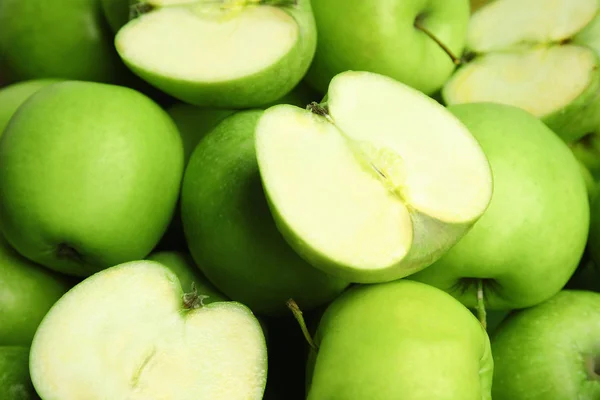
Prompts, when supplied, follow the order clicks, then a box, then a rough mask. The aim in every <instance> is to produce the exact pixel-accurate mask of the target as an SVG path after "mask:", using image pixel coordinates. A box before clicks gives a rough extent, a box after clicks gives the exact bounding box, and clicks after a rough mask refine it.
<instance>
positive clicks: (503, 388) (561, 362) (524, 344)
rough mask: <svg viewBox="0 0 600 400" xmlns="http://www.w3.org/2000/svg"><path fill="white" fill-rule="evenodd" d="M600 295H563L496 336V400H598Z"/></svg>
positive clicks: (514, 318) (517, 317) (515, 317)
mask: <svg viewBox="0 0 600 400" xmlns="http://www.w3.org/2000/svg"><path fill="white" fill-rule="evenodd" d="M599 338H600V293H594V292H588V291H573V290H563V291H561V292H560V293H558V294H557V295H555V296H554V297H552V298H551V299H550V300H548V301H546V302H544V303H542V304H540V305H538V306H535V307H533V308H529V309H526V310H522V311H519V312H517V313H515V314H512V315H511V316H510V317H509V318H508V319H506V320H505V321H504V322H503V323H502V324H501V325H500V327H499V328H498V330H497V331H496V333H495V334H494V335H493V336H492V340H491V341H492V353H493V354H494V364H495V369H494V384H493V387H492V395H493V398H494V400H566V399H580V400H597V399H600V342H599Z"/></svg>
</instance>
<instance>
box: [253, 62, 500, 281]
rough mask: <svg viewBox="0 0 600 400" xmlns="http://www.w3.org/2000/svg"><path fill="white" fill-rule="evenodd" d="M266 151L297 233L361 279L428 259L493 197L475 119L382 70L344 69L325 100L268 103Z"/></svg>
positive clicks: (278, 211) (260, 150)
mask: <svg viewBox="0 0 600 400" xmlns="http://www.w3.org/2000/svg"><path fill="white" fill-rule="evenodd" d="M256 149H257V159H258V162H259V169H260V172H261V178H262V180H263V184H264V187H265V192H266V194H267V197H268V199H269V202H270V206H271V209H272V211H273V214H274V215H275V217H276V218H275V219H276V221H277V224H278V227H279V229H280V230H281V231H282V233H283V234H284V236H285V237H286V239H287V240H288V242H289V243H290V244H291V245H292V247H294V248H295V249H296V250H297V251H298V253H300V254H301V255H302V256H304V257H305V258H307V259H308V260H309V261H310V262H312V263H313V265H315V266H316V267H319V268H321V269H323V270H325V271H327V272H329V273H331V274H332V275H336V276H339V277H342V278H345V279H349V280H352V281H354V282H363V283H370V282H379V281H387V280H393V279H399V278H401V277H404V276H406V275H408V274H410V273H413V272H416V270H419V269H422V268H425V267H426V266H427V265H429V264H430V263H432V262H433V261H434V260H435V259H436V258H438V257H439V256H440V255H441V253H443V251H445V250H447V249H448V248H449V246H451V245H452V244H454V243H455V242H456V241H457V240H458V239H459V238H460V237H461V236H462V235H463V234H464V233H465V232H466V231H467V230H468V227H469V226H471V225H472V224H473V223H474V222H475V221H476V220H477V219H478V218H479V217H480V216H481V215H482V214H483V212H484V211H485V209H486V208H487V206H488V204H489V201H490V198H491V192H492V179H491V172H490V168H489V164H488V162H487V159H486V157H485V155H484V154H483V151H482V150H481V148H480V147H479V144H478V143H477V142H476V140H475V139H474V138H473V136H472V135H471V134H470V132H469V131H468V130H467V129H466V127H464V126H463V125H462V124H461V123H460V122H459V121H458V120H457V119H456V118H455V117H453V116H452V115H451V114H450V113H449V112H447V111H446V110H445V109H444V108H443V107H441V106H440V105H439V104H437V103H436V102H435V101H434V100H431V99H430V98H428V97H427V96H425V95H423V94H422V93H420V92H417V91H416V90H414V89H412V88H410V87H408V86H406V85H404V84H401V83H399V82H397V81H394V80H392V79H391V78H387V77H384V76H382V75H377V74H373V73H367V72H346V73H342V74H340V75H338V76H337V77H336V78H334V80H333V81H332V83H331V85H330V88H329V93H328V100H327V104H326V108H324V107H322V106H313V108H312V111H311V110H302V109H300V108H296V107H293V106H275V107H272V108H270V109H268V110H267V111H266V112H265V114H264V115H263V116H262V117H261V119H260V121H259V123H258V126H257V128H256Z"/></svg>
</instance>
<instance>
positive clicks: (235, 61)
mask: <svg viewBox="0 0 600 400" xmlns="http://www.w3.org/2000/svg"><path fill="white" fill-rule="evenodd" d="M134 10H139V16H138V17H137V18H135V19H133V20H132V21H130V22H129V23H128V24H126V25H125V26H124V27H123V28H121V29H120V30H119V32H118V34H117V36H116V38H115V45H116V48H117V51H118V52H119V54H120V56H121V58H122V59H123V60H124V62H125V63H126V64H127V65H128V66H129V67H130V68H131V69H132V71H133V72H135V73H136V74H138V75H139V76H140V77H142V78H143V79H145V80H146V81H148V82H149V83H151V84H153V85H155V86H156V87H158V88H159V89H161V90H163V91H165V92H166V93H168V94H170V95H172V96H174V97H176V98H178V99H180V100H183V101H185V102H188V103H191V104H195V105H200V106H215V107H227V108H239V107H256V106H260V105H264V104H267V103H270V102H273V101H275V100H277V99H278V98H280V97H282V96H283V95H285V94H286V93H288V92H289V91H291V90H292V89H293V88H294V86H296V84H298V82H300V80H301V79H302V77H303V76H304V74H305V73H306V71H307V70H308V67H309V65H310V62H311V61H312V58H313V56H314V52H315V48H316V30H315V25H314V18H313V16H312V10H311V7H310V1H309V0H297V1H295V0H235V1H233V0H229V1H226V0H223V1H218V0H217V1H207V0H173V1H167V0H162V1H161V0H150V1H147V2H140V3H138V5H137V7H136V8H134Z"/></svg>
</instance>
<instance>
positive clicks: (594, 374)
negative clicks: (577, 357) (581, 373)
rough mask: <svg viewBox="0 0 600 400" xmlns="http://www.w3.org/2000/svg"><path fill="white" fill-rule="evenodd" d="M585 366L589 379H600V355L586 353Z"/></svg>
mask: <svg viewBox="0 0 600 400" xmlns="http://www.w3.org/2000/svg"><path fill="white" fill-rule="evenodd" d="M585 368H586V370H587V372H588V375H589V377H590V379H591V380H597V381H600V355H598V356H593V355H588V356H587V357H586V358H585Z"/></svg>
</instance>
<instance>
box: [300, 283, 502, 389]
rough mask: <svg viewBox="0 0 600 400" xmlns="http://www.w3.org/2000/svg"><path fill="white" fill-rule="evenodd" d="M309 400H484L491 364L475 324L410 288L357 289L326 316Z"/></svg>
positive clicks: (444, 300)
mask: <svg viewBox="0 0 600 400" xmlns="http://www.w3.org/2000/svg"><path fill="white" fill-rule="evenodd" d="M315 344H316V345H317V346H318V350H317V351H316V352H315V351H314V350H313V351H312V352H311V356H310V358H309V364H308V372H307V373H308V381H309V382H308V397H307V399H308V400H321V399H344V400H355V399H356V400H364V399H370V400H397V399H403V400H432V399H436V400H442V399H443V400H489V399H491V397H490V391H491V386H492V374H493V369H494V367H493V360H492V354H491V352H490V342H489V339H488V335H487V334H486V332H485V331H484V329H483V327H482V326H481V324H480V323H479V322H478V321H477V319H476V318H475V316H474V315H473V314H471V312H469V310H468V309H467V308H465V307H464V306H462V305H461V304H460V303H459V302H458V301H456V300H455V299H453V298H452V297H451V296H449V295H448V294H447V293H444V292H443V291H441V290H439V289H436V288H434V287H432V286H429V285H425V284H422V283H419V282H413V281H408V280H399V281H395V282H389V283H384V284H378V285H367V286H360V287H354V288H352V289H350V290H348V291H347V292H346V293H344V294H342V295H341V296H340V297H338V298H337V299H336V300H335V301H334V302H333V303H332V304H331V305H330V306H329V307H328V308H327V311H325V314H324V315H323V318H322V319H321V321H320V323H319V327H318V328H317V333H316V335H315Z"/></svg>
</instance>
